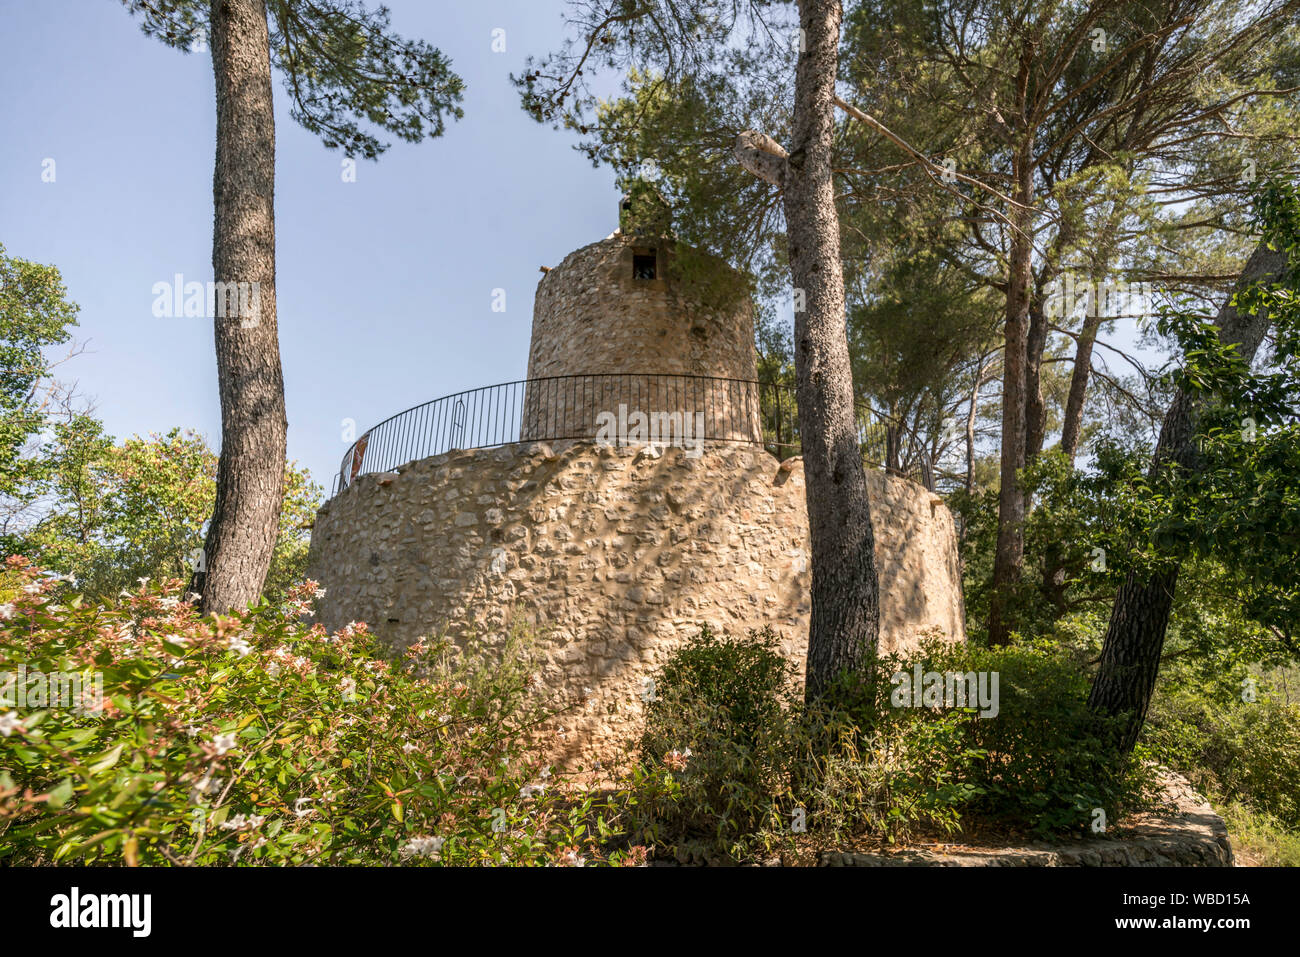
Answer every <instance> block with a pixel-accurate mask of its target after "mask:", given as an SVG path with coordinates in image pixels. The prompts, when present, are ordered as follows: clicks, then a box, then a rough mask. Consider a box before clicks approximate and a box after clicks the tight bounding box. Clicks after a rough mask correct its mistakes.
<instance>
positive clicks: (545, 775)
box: [540, 764, 551, 781]
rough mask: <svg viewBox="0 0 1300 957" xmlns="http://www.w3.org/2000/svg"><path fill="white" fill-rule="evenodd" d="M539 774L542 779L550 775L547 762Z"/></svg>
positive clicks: (549, 767)
mask: <svg viewBox="0 0 1300 957" xmlns="http://www.w3.org/2000/svg"><path fill="white" fill-rule="evenodd" d="M540 776H541V779H542V780H543V781H545V780H546V779H547V778H549V777H550V776H551V766H550V765H549V764H548V765H547V766H546V767H544V768H542V773H541V775H540Z"/></svg>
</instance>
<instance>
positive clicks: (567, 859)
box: [560, 850, 587, 867]
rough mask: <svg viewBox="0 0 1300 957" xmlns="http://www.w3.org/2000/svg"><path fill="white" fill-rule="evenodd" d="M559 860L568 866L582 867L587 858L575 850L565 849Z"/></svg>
mask: <svg viewBox="0 0 1300 957" xmlns="http://www.w3.org/2000/svg"><path fill="white" fill-rule="evenodd" d="M560 860H561V861H563V862H564V863H565V864H566V865H568V866H569V867H584V866H585V865H586V863H587V859H586V858H585V857H583V856H582V855H581V854H579V853H578V852H577V851H575V850H568V851H565V852H564V856H563V857H562V858H560Z"/></svg>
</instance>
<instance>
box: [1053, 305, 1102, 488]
mask: <svg viewBox="0 0 1300 957" xmlns="http://www.w3.org/2000/svg"><path fill="white" fill-rule="evenodd" d="M1088 304H1089V306H1091V305H1092V300H1091V298H1090V299H1089V301H1088ZM1093 313H1096V315H1093ZM1101 320H1102V315H1101V310H1100V309H1094V308H1089V310H1088V315H1086V316H1084V319H1083V328H1082V329H1081V330H1080V331H1079V340H1078V343H1077V344H1076V345H1075V348H1074V368H1073V370H1071V372H1070V394H1069V396H1068V397H1067V398H1066V400H1065V421H1064V422H1063V423H1062V424H1061V451H1062V452H1064V453H1065V457H1066V458H1067V459H1069V460H1070V464H1071V465H1073V464H1074V459H1075V456H1077V455H1078V454H1079V437H1080V435H1081V434H1082V432H1083V400H1084V399H1085V398H1086V397H1087V395H1088V378H1089V376H1090V375H1091V374H1092V350H1093V347H1094V346H1095V345H1096V343H1097V332H1098V330H1099V329H1100V328H1101Z"/></svg>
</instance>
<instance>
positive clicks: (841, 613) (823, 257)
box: [735, 0, 880, 700]
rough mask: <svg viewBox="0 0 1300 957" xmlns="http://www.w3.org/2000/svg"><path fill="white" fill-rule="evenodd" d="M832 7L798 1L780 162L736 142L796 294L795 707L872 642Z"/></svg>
mask: <svg viewBox="0 0 1300 957" xmlns="http://www.w3.org/2000/svg"><path fill="white" fill-rule="evenodd" d="M842 15H843V11H842V10H841V7H840V2H839V0H799V24H800V26H801V27H802V30H803V36H802V41H803V42H802V43H801V44H800V55H799V66H798V68H797V71H796V73H795V91H794V117H793V131H792V132H793V140H792V143H791V146H792V148H791V150H790V151H789V152H788V153H787V152H786V151H785V149H784V148H782V147H781V145H780V144H779V143H777V142H776V141H775V140H773V139H772V138H771V137H769V136H766V135H764V134H762V133H755V132H745V133H742V134H740V136H739V137H737V139H736V148H735V155H736V159H737V160H738V161H739V162H740V164H741V165H742V166H743V167H744V168H745V169H747V170H749V171H750V172H751V173H753V174H754V175H756V176H759V177H761V178H762V179H765V180H767V181H768V182H770V183H775V184H777V185H779V186H781V187H782V190H783V196H782V199H783V201H784V205H785V219H786V232H787V237H788V242H789V253H790V275H791V279H792V282H793V284H794V288H795V289H797V290H803V293H804V296H803V297H802V298H803V299H804V303H805V308H804V309H802V310H799V311H796V312H795V320H794V338H795V377H796V391H797V395H798V401H799V434H800V440H801V443H802V451H803V461H804V475H805V477H806V480H807V484H806V491H805V494H806V496H807V502H808V531H809V543H810V550H811V553H812V561H811V571H812V614H811V620H810V622H809V628H808V668H807V684H806V695H807V697H808V698H809V700H812V699H814V698H817V697H819V696H820V695H821V694H822V693H823V692H825V691H826V689H827V686H828V685H829V684H830V683H831V681H832V680H833V679H834V678H835V677H836V675H838V674H840V673H842V672H845V671H854V670H857V669H859V668H861V667H862V666H863V665H865V664H866V663H867V662H869V661H870V660H871V658H872V657H874V655H875V653H876V640H877V637H878V635H879V631H880V605H879V594H878V583H877V579H876V562H875V539H874V536H873V534H872V528H871V511H870V509H869V507H868V503H867V479H866V475H865V473H864V472H863V466H862V452H861V449H860V448H859V445H858V431H857V425H856V421H855V417H854V411H853V370H852V367H851V365H850V363H849V339H848V328H847V326H846V324H845V317H844V273H843V268H842V264H841V262H840V223H839V214H838V212H837V211H836V208H835V188H834V181H833V175H832V165H831V160H832V148H833V137H834V132H835V115H834V110H835V77H836V71H837V69H838V59H839V38H840V21H841V17H842Z"/></svg>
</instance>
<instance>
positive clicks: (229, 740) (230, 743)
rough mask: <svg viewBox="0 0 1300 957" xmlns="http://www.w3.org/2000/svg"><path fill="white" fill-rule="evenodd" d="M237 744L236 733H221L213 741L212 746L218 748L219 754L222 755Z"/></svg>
mask: <svg viewBox="0 0 1300 957" xmlns="http://www.w3.org/2000/svg"><path fill="white" fill-rule="evenodd" d="M234 746H235V733H234V732H233V731H232V732H230V733H229V734H219V735H217V736H216V738H215V739H213V741H212V747H213V748H215V749H216V752H217V755H218V756H221V755H223V754H225V753H226V752H227V751H229V750H230V749H231V748H233V747H234Z"/></svg>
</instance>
